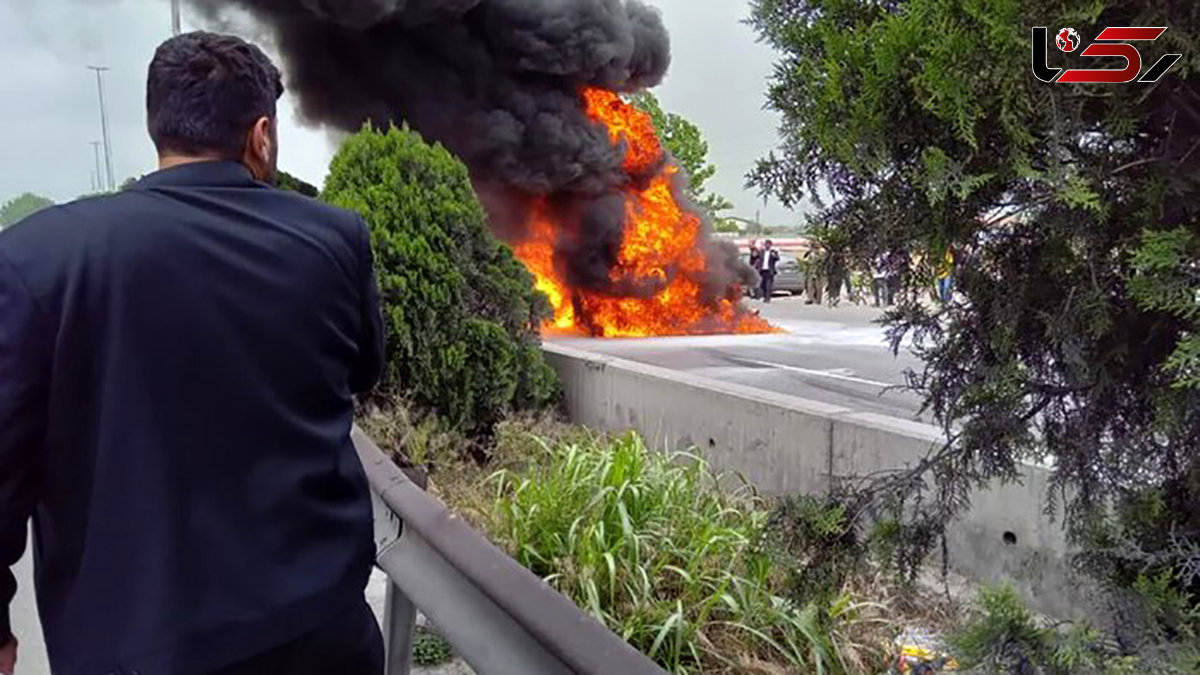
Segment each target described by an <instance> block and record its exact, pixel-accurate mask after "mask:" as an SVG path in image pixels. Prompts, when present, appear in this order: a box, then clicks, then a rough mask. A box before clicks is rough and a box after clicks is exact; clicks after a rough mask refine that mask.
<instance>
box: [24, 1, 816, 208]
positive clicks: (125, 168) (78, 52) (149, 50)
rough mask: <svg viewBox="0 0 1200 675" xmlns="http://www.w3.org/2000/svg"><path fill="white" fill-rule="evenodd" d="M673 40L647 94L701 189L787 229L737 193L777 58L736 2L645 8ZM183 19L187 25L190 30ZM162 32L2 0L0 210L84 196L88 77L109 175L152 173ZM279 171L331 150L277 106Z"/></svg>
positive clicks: (145, 7) (304, 172)
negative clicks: (148, 101) (693, 136)
mask: <svg viewBox="0 0 1200 675" xmlns="http://www.w3.org/2000/svg"><path fill="white" fill-rule="evenodd" d="M647 1H648V2H650V4H653V5H655V6H657V7H659V8H660V9H661V10H662V13H663V18H664V20H665V23H666V25H667V28H668V29H669V30H670V32H671V46H672V53H673V59H672V65H671V71H670V73H669V74H668V76H667V79H666V81H665V82H664V83H663V84H662V85H661V86H660V87H658V89H657V90H656V93H657V94H658V96H659V98H660V99H661V100H662V102H663V106H664V107H665V108H666V109H668V110H671V111H673V112H678V113H680V114H682V115H684V116H685V117H687V118H689V119H691V120H692V121H694V122H695V123H696V124H697V125H699V126H700V128H701V129H702V130H703V132H704V133H705V134H706V135H707V137H708V141H709V146H710V151H711V154H710V157H711V159H712V161H713V162H715V163H716V165H717V167H718V169H719V171H718V173H717V175H716V177H715V178H713V180H712V181H711V182H710V186H711V187H712V188H714V189H715V190H716V191H718V192H720V193H722V194H724V195H725V196H727V197H729V198H730V199H731V200H732V201H733V202H734V204H735V205H736V208H735V209H734V210H733V211H732V212H731V215H738V216H741V217H745V218H753V217H754V216H755V212H756V211H758V210H761V213H762V220H763V222H764V223H766V224H770V225H786V224H792V223H794V222H795V221H796V220H797V219H798V217H799V216H798V215H797V214H795V213H792V212H789V211H787V210H786V209H783V208H782V207H781V206H779V205H778V204H774V203H766V204H764V202H763V201H762V200H761V199H760V198H759V197H758V196H757V195H756V194H755V193H754V192H753V191H748V190H746V189H745V188H743V183H744V177H745V174H746V172H747V171H748V170H749V169H750V168H751V167H752V166H753V163H754V160H755V158H757V157H760V156H762V155H763V154H765V153H766V151H767V150H769V149H770V148H771V147H772V145H773V143H774V140H775V127H776V118H775V116H774V115H773V114H772V113H770V112H767V111H765V110H763V101H764V95H765V91H766V79H767V77H768V76H769V75H770V72H771V64H772V61H773V59H774V55H773V53H772V52H771V50H770V49H769V48H767V47H765V46H763V45H761V44H758V43H757V42H756V41H755V39H754V34H753V32H752V31H751V30H750V29H749V28H748V27H747V26H745V25H743V24H742V23H741V19H743V18H745V16H746V14H747V13H748V8H747V3H746V1H745V0H647ZM199 27H200V26H198V25H193V24H191V23H190V22H189V21H188V14H187V11H186V8H185V14H184V28H185V29H188V28H199ZM169 30H170V3H169V2H168V1H167V0H87V1H82V0H74V1H72V0H2V1H0V202H3V201H6V200H7V199H9V198H11V197H13V196H15V195H16V194H19V193H21V192H25V191H32V192H37V193H40V194H44V195H46V196H48V197H50V198H51V199H54V200H56V201H66V200H70V199H73V198H74V197H77V196H79V195H81V194H84V193H87V192H90V191H91V190H92V180H93V174H94V173H95V162H94V159H93V154H92V153H93V151H92V146H91V145H90V144H89V143H90V142H91V141H98V140H100V136H101V135H100V114H99V106H98V104H97V91H96V80H95V75H94V74H93V73H92V71H89V70H87V69H86V66H89V65H104V66H108V67H110V68H111V70H110V71H109V72H108V73H107V74H106V75H105V87H106V92H105V93H106V97H107V99H108V111H109V127H110V130H111V137H112V149H113V165H114V166H113V169H114V171H113V172H114V174H115V175H116V176H117V182H118V183H120V182H121V181H122V180H124V179H125V178H126V177H129V176H136V175H141V174H143V173H147V172H149V171H152V170H153V169H154V164H155V157H154V147H153V146H152V145H151V143H150V141H149V139H148V138H147V136H146V131H145V126H144V125H145V110H144V104H145V103H144V99H145V74H146V65H147V64H148V63H149V61H150V57H151V56H152V55H153V53H154V48H155V47H156V46H157V45H158V43H159V42H161V41H162V40H163V39H165V38H166V37H167V34H168V33H169ZM280 118H281V125H280V136H281V140H280V144H281V149H280V160H279V164H280V167H281V168H283V169H285V170H287V171H289V172H292V173H294V174H296V175H298V176H300V177H302V178H304V179H306V180H308V181H310V182H312V183H315V184H318V185H319V184H320V183H321V182H322V180H323V179H324V176H325V172H326V169H327V167H328V164H329V160H330V158H331V157H332V155H333V152H334V149H335V148H334V146H333V144H332V142H331V141H330V140H329V137H328V135H327V134H326V133H324V132H323V131H321V130H319V129H313V128H310V127H305V126H303V125H301V124H300V123H299V122H298V121H297V120H296V117H295V115H294V114H293V112H292V103H291V101H290V100H287V99H285V101H284V102H283V104H282V105H281V107H280Z"/></svg>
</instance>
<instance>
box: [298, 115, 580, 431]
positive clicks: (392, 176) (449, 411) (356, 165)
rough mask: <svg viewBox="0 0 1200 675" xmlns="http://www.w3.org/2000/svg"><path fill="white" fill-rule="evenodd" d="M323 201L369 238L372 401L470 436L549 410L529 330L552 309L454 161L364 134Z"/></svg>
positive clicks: (338, 166)
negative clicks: (373, 291) (379, 351)
mask: <svg viewBox="0 0 1200 675" xmlns="http://www.w3.org/2000/svg"><path fill="white" fill-rule="evenodd" d="M321 199H323V200H324V201H327V202H329V203H331V204H334V205H336V206H341V207H344V208H348V209H351V210H354V211H356V212H358V213H359V214H361V215H362V217H363V219H364V220H366V222H367V225H368V226H369V228H370V231H371V243H372V246H373V248H374V252H375V263H376V272H377V274H378V280H379V290H380V294H381V299H382V303H383V316H384V326H385V329H386V343H387V364H388V365H387V372H386V374H385V376H384V380H383V382H382V383H381V384H380V387H379V394H380V396H388V395H393V396H404V397H408V398H409V399H410V400H411V401H412V403H413V404H414V405H415V406H416V407H417V408H418V409H420V410H425V411H431V412H435V413H437V415H438V418H439V419H440V420H441V421H442V422H444V423H445V424H446V425H448V426H449V427H450V428H453V429H456V430H459V431H461V432H463V433H466V434H469V435H475V436H486V435H487V434H489V433H491V429H492V426H493V425H494V424H495V423H496V422H497V421H499V420H500V419H503V418H504V417H505V416H506V415H508V414H510V413H513V412H517V411H521V410H536V409H540V408H543V407H545V406H547V405H549V404H551V403H553V401H554V400H555V398H556V397H557V394H558V381H557V378H556V376H555V374H554V371H552V370H551V369H550V367H549V366H548V365H546V362H545V360H544V359H543V358H542V352H541V349H540V346H541V338H540V335H539V333H538V330H539V327H540V326H541V323H542V321H543V320H544V319H545V318H546V317H547V316H549V313H550V304H549V302H548V301H547V300H546V297H545V296H544V295H542V294H541V293H539V292H537V291H536V290H534V287H533V277H532V276H530V274H529V272H528V271H526V269H525V267H524V266H523V265H522V264H521V263H520V262H519V261H518V260H517V259H516V258H515V257H514V256H513V254H512V251H511V250H510V249H509V248H508V247H507V246H505V245H503V244H502V243H500V242H499V241H497V240H496V238H495V237H494V236H493V235H492V233H491V231H490V230H489V229H488V227H487V224H486V217H485V215H484V212H483V207H482V206H481V205H480V203H479V199H478V198H477V197H476V196H475V192H474V191H473V189H472V187H471V181H470V178H469V177H468V176H467V169H466V167H465V166H463V164H462V162H460V161H459V160H458V159H456V158H455V157H454V156H452V155H451V154H450V153H449V152H447V151H446V150H445V148H443V147H442V146H440V145H430V144H428V143H426V142H425V141H424V140H422V139H421V137H420V136H419V135H418V134H417V133H416V132H413V131H410V130H409V129H407V128H403V129H402V128H396V127H392V128H390V129H388V130H387V131H376V130H374V129H372V128H370V127H366V128H364V129H363V130H362V131H360V132H359V133H358V134H356V135H354V136H351V137H350V138H348V139H347V140H346V141H345V142H344V143H343V144H342V146H341V149H340V150H339V151H338V153H337V155H336V156H335V157H334V159H333V163H332V165H331V166H330V171H329V176H328V178H326V180H325V188H324V191H323V192H322V193H321Z"/></svg>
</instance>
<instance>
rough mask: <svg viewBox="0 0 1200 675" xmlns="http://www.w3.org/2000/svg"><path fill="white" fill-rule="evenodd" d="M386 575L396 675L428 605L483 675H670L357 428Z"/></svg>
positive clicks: (402, 671) (391, 666)
mask: <svg viewBox="0 0 1200 675" xmlns="http://www.w3.org/2000/svg"><path fill="white" fill-rule="evenodd" d="M353 439H354V446H355V448H356V449H357V450H358V455H359V457H360V458H361V459H362V463H363V467H364V468H365V469H366V472H367V478H368V479H369V480H370V482H371V492H372V495H373V498H374V500H375V541H376V547H377V548H376V564H377V565H378V566H379V567H380V568H381V569H382V570H383V571H384V572H386V573H387V575H388V578H389V579H390V581H391V583H390V584H389V587H388V593H387V606H386V610H385V619H384V627H383V629H384V637H385V639H386V640H387V673H388V675H407V673H408V672H409V668H410V663H411V658H412V637H413V630H414V625H415V620H416V612H417V610H418V609H419V610H420V611H421V612H422V613H423V614H425V616H427V617H428V618H429V619H430V621H432V622H433V624H434V625H435V626H436V627H437V630H438V632H439V633H440V634H441V635H442V636H443V637H445V638H446V640H447V641H448V642H449V643H450V644H451V645H452V646H453V647H454V650H455V651H456V652H457V653H458V655H459V656H461V657H462V658H463V660H465V661H466V662H467V663H468V664H470V665H471V667H472V668H474V669H475V671H476V672H477V673H480V675H539V674H541V673H548V674H549V673H553V674H559V673H563V674H566V673H579V674H581V675H609V674H611V673H620V674H621V675H666V671H664V670H663V669H661V668H659V667H658V666H657V665H655V664H654V663H653V662H651V661H650V660H649V659H647V658H646V657H645V656H643V655H642V654H641V653H640V652H638V651H637V650H635V649H634V648H633V647H631V646H629V644H628V643H626V642H625V641H624V640H622V639H621V638H619V637H617V636H616V635H615V634H614V633H612V632H611V631H609V630H608V629H607V628H605V627H604V626H603V625H601V624H600V623H599V622H598V621H596V620H595V619H594V618H592V617H591V616H589V615H587V614H585V613H584V612H582V611H581V610H580V609H579V608H578V607H576V606H575V605H574V604H573V603H572V602H571V601H569V600H567V599H566V598H565V597H563V596H562V595H561V594H559V593H558V592H557V591H555V590H554V589H553V588H551V587H550V586H549V585H548V584H547V583H545V582H544V581H542V580H541V579H539V578H537V577H536V576H535V575H534V574H532V573H531V572H529V571H528V570H526V569H525V568H524V567H521V566H520V565H519V564H518V563H517V562H516V561H515V560H513V559H512V558H511V557H509V556H508V555H507V554H505V553H504V552H503V551H501V550H499V549H498V548H496V547H495V546H493V545H492V544H491V543H489V542H488V541H487V540H485V539H484V538H483V537H482V536H480V535H479V534H478V533H477V532H475V531H474V530H473V529H471V527H470V526H469V525H467V524H466V523H465V522H463V521H462V520H461V519H460V518H458V517H456V516H455V515H453V514H452V513H451V512H450V511H449V510H448V509H447V508H446V507H445V506H444V505H443V504H442V503H441V502H439V501H438V500H437V499H434V498H433V497H431V496H429V495H428V494H426V493H425V492H424V490H422V489H421V488H420V487H418V486H417V485H416V484H415V483H413V482H412V480H410V479H409V478H408V476H406V475H405V474H404V472H403V471H401V470H400V468H399V467H398V466H396V464H395V463H394V462H392V461H391V460H390V459H389V458H388V457H387V456H385V455H384V453H383V451H381V450H380V449H379V447H378V446H376V445H375V443H374V442H372V441H371V439H370V438H368V437H367V436H366V435H365V434H364V433H362V431H360V430H359V429H357V428H356V429H355V430H354V434H353Z"/></svg>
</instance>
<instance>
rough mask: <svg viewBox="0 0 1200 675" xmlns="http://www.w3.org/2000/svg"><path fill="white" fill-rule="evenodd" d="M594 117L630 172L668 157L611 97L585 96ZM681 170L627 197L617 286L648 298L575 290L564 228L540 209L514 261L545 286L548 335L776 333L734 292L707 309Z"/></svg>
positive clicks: (647, 127)
mask: <svg viewBox="0 0 1200 675" xmlns="http://www.w3.org/2000/svg"><path fill="white" fill-rule="evenodd" d="M582 96H583V100H584V103H585V105H586V110H587V114H588V116H589V117H590V118H591V119H593V120H595V121H597V122H599V123H601V124H603V125H604V126H605V127H607V128H608V132H609V137H610V138H611V139H612V142H613V144H614V145H619V144H622V143H623V144H624V146H625V164H624V167H625V170H626V171H627V172H628V173H629V174H631V175H641V174H645V173H647V172H649V171H651V170H653V169H654V167H655V166H657V165H659V164H660V163H662V159H663V149H662V146H661V144H660V143H659V140H658V136H657V135H656V133H655V131H654V124H653V122H652V121H651V119H650V116H649V115H647V114H645V113H643V112H641V111H640V110H638V109H637V108H635V107H634V106H632V105H631V104H629V103H627V102H625V101H624V100H622V99H621V97H620V96H619V95H617V94H615V93H613V92H610V91H605V90H602V89H585V90H584V91H583V92H582ZM678 171H679V169H678V167H676V166H674V165H672V164H669V163H667V164H663V165H662V168H661V169H660V170H659V171H658V173H657V174H656V175H654V176H653V177H652V178H650V180H649V181H648V183H645V186H644V187H641V188H633V187H631V188H629V189H628V193H627V198H626V202H625V212H626V216H625V230H624V236H623V238H622V242H621V248H620V252H619V254H618V256H617V260H616V264H615V265H614V266H613V267H612V269H611V271H610V272H609V277H610V279H611V281H613V283H614V285H615V286H618V287H634V286H636V287H646V286H651V287H653V288H656V289H657V291H656V292H655V293H654V294H653V295H650V296H648V297H644V296H643V295H638V296H627V297H622V296H617V295H610V294H604V293H599V292H594V291H590V290H587V289H578V288H575V289H573V288H570V287H569V286H568V285H567V284H566V283H565V282H564V280H563V279H562V278H561V276H560V274H559V273H558V272H557V271H556V266H555V260H554V256H555V249H556V244H557V242H558V237H559V235H560V229H559V228H557V227H556V226H555V223H554V222H553V219H552V218H551V216H550V214H549V209H548V208H547V207H546V205H545V204H544V203H541V204H538V205H537V206H536V207H535V209H534V212H533V215H532V222H530V223H529V225H528V228H527V233H526V238H525V241H524V242H523V243H522V244H521V245H520V246H518V247H517V248H516V251H515V252H516V255H517V257H518V258H520V259H521V260H522V261H523V262H524V263H525V265H526V267H528V268H529V270H530V272H532V273H533V274H534V276H535V277H537V288H538V289H539V290H541V291H542V292H544V293H545V294H546V296H547V297H549V298H550V302H551V304H552V305H553V306H554V318H553V319H552V320H551V321H549V322H548V323H547V325H546V326H545V329H546V330H548V331H551V332H578V333H585V334H591V335H599V336H603V337H650V336H658V335H696V334H706V333H765V332H770V331H771V330H773V329H772V327H771V325H770V324H769V323H767V322H766V320H764V319H762V318H760V317H758V316H757V315H755V314H751V313H750V312H747V311H746V310H745V309H744V308H743V307H742V306H741V305H740V304H739V302H738V300H737V299H736V298H737V297H738V296H739V295H740V292H739V290H738V289H736V288H731V289H730V290H731V292H730V293H727V294H726V296H725V297H723V298H720V299H718V300H715V301H710V300H705V299H704V294H703V293H702V292H701V280H702V279H703V278H704V277H705V275H706V273H707V271H708V270H707V268H708V264H709V261H708V257H707V256H706V254H705V252H704V248H703V244H704V241H703V237H704V232H703V225H702V222H701V220H700V217H699V216H697V215H696V214H694V213H690V212H688V211H686V210H685V209H683V208H682V207H681V206H680V205H679V204H678V203H677V201H676V199H675V195H674V193H673V191H672V187H671V185H672V178H673V176H674V175H675V174H676V173H678Z"/></svg>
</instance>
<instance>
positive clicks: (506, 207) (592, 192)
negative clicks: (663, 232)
mask: <svg viewBox="0 0 1200 675" xmlns="http://www.w3.org/2000/svg"><path fill="white" fill-rule="evenodd" d="M190 4H191V6H192V7H194V8H196V9H198V10H199V11H200V12H201V13H202V14H203V15H204V16H206V17H207V18H208V19H210V20H213V21H219V20H220V19H221V18H222V15H223V14H224V13H225V11H226V10H229V9H232V8H240V9H243V10H246V11H248V12H249V13H250V14H251V15H252V16H253V17H254V18H255V19H256V21H257V22H258V23H259V24H260V25H261V26H262V27H263V28H264V29H265V30H266V31H267V32H269V33H270V34H271V35H272V37H273V39H274V42H275V45H276V47H277V49H278V51H279V53H280V54H281V56H282V58H283V60H284V70H285V74H286V79H287V86H288V89H289V90H290V91H291V92H292V93H293V94H295V95H296V96H297V98H298V100H299V106H300V112H301V114H302V116H303V117H304V118H305V119H306V120H308V121H310V122H314V123H319V124H323V125H328V126H330V127H333V128H337V129H341V130H345V131H350V132H353V131H357V130H358V129H359V128H360V127H361V126H362V125H363V123H364V122H370V123H372V124H373V125H375V126H377V127H386V125H388V124H389V123H400V122H407V123H408V124H409V125H410V126H411V127H412V128H414V129H416V130H417V131H419V132H420V133H421V134H422V135H423V136H424V137H425V138H426V139H429V140H433V141H438V142H440V143H442V144H443V145H445V146H446V147H447V148H448V149H449V150H450V151H451V152H453V153H454V154H456V155H457V156H458V157H460V158H461V159H462V160H463V161H464V162H465V163H466V164H467V166H468V167H469V169H470V172H471V176H472V179H473V181H474V183H475V185H476V188H477V191H478V192H479V194H480V196H481V198H482V199H483V201H484V204H485V206H486V207H487V209H488V212H489V214H490V217H491V221H492V225H493V229H495V230H496V232H497V234H499V235H500V236H501V237H502V238H505V239H507V240H508V241H510V242H514V243H519V242H521V241H523V240H525V239H526V234H527V229H528V228H529V226H530V222H531V219H532V217H533V214H534V212H535V211H537V212H538V213H539V214H541V215H543V216H547V217H549V218H550V220H552V221H553V222H554V223H555V226H556V228H558V230H559V231H560V234H559V235H558V236H557V243H556V245H555V251H556V255H555V265H556V267H557V272H558V274H559V275H560V276H561V277H562V278H563V279H564V281H565V282H566V284H567V285H568V286H569V287H571V288H582V289H587V290H590V291H595V292H601V293H609V294H614V295H621V296H633V297H648V296H651V295H653V294H655V293H657V292H659V291H661V290H662V288H663V287H664V285H665V284H666V283H667V282H668V281H669V277H670V276H671V275H672V274H673V273H674V271H673V270H670V269H668V270H667V271H666V272H667V273H666V277H667V279H664V278H662V277H661V276H660V277H653V278H646V279H631V278H629V277H628V276H626V277H625V278H623V279H621V280H620V281H619V282H618V281H615V280H614V279H615V277H616V275H614V274H613V273H612V270H613V267H614V265H617V264H618V257H619V252H620V249H621V246H622V238H623V233H624V232H625V221H626V219H627V218H628V217H629V209H628V208H626V206H625V204H626V202H627V197H628V194H629V193H630V191H636V190H638V189H641V188H643V187H644V186H645V185H646V184H647V182H648V181H649V180H650V179H651V178H652V177H653V176H655V175H657V174H658V173H659V172H660V171H661V169H662V164H663V162H665V161H668V160H667V158H666V157H665V156H663V157H662V158H660V159H659V161H658V163H657V164H656V165H654V166H644V167H639V168H638V169H637V170H633V171H631V170H630V168H629V167H628V166H627V165H626V164H625V162H624V159H625V150H624V149H623V147H622V146H621V144H619V143H614V142H613V138H612V137H611V136H610V132H609V130H608V129H606V128H605V127H604V126H603V125H600V124H597V122H596V120H595V119H593V118H590V117H589V116H588V115H587V114H586V112H585V107H584V102H583V101H582V99H581V92H582V91H584V90H587V89H602V90H606V91H611V92H618V93H624V92H633V91H636V90H639V89H643V88H646V87H651V86H654V85H656V84H658V83H659V82H660V81H661V80H662V78H663V76H664V75H665V73H666V70H667V67H668V65H669V63H670V41H669V38H668V35H667V32H666V30H665V28H664V27H663V23H662V19H661V17H660V16H659V14H658V12H657V10H655V9H653V8H651V7H648V6H647V5H645V4H643V3H641V2H640V1H639V0H190ZM674 175H675V178H674V179H673V181H674V182H675V183H676V185H675V190H674V192H675V193H676V194H677V195H679V199H680V201H681V203H682V202H683V201H684V200H685V198H684V197H683V196H682V195H683V192H684V191H683V190H682V189H680V188H681V187H682V186H681V185H678V183H680V182H681V181H682V180H683V177H682V175H681V174H674ZM705 227H706V228H707V225H705ZM700 246H702V247H703V248H704V256H705V257H707V258H708V259H709V260H710V262H711V264H709V265H707V266H706V268H705V272H704V274H703V277H704V278H703V279H699V280H698V284H699V285H700V286H701V287H703V292H704V293H705V295H706V296H708V300H707V301H711V302H713V303H716V302H717V301H719V300H721V299H723V298H727V297H728V296H730V295H731V294H732V293H734V292H735V291H734V290H733V289H735V286H736V283H737V281H738V276H739V274H741V273H742V272H743V270H742V269H741V268H740V267H739V266H738V265H737V264H736V261H735V260H731V256H735V255H736V254H735V253H732V252H731V251H730V250H729V249H728V248H721V247H719V246H717V245H715V244H713V243H712V242H711V241H709V239H708V237H707V235H705V236H704V237H703V243H702V244H700Z"/></svg>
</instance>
